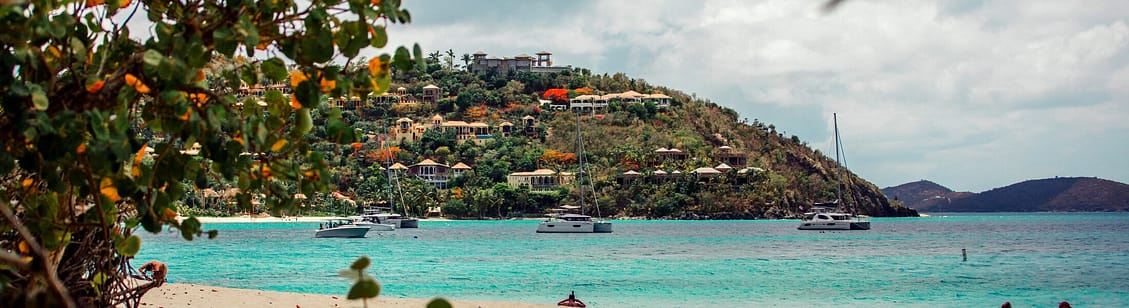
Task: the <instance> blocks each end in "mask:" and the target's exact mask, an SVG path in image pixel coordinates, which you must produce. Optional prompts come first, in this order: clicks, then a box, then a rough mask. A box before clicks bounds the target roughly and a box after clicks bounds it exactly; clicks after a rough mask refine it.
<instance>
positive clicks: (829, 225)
mask: <svg viewBox="0 0 1129 308" xmlns="http://www.w3.org/2000/svg"><path fill="white" fill-rule="evenodd" d="M796 229H799V230H870V222H869V221H841V220H839V221H803V222H800V226H799V227H797V228H796Z"/></svg>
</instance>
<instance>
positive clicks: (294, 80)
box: [290, 71, 309, 88]
mask: <svg viewBox="0 0 1129 308" xmlns="http://www.w3.org/2000/svg"><path fill="white" fill-rule="evenodd" d="M307 79H309V77H306V73H303V72H302V71H293V72H290V87H291V88H297V87H298V84H301V83H302V82H303V81H306V80H307Z"/></svg>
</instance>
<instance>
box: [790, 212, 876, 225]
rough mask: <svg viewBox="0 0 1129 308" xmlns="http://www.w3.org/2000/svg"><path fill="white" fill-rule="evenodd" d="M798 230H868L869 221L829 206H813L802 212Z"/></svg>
mask: <svg viewBox="0 0 1129 308" xmlns="http://www.w3.org/2000/svg"><path fill="white" fill-rule="evenodd" d="M797 228H798V229H800V230H870V222H869V221H865V220H862V219H861V218H860V217H856V216H854V215H852V214H848V213H839V212H832V211H831V209H830V208H824V207H815V208H812V211H811V212H807V213H804V217H803V220H801V221H800V226H799V227H797Z"/></svg>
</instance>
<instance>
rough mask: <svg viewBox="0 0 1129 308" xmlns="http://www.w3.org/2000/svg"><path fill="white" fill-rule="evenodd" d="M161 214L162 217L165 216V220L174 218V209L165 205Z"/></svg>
mask: <svg viewBox="0 0 1129 308" xmlns="http://www.w3.org/2000/svg"><path fill="white" fill-rule="evenodd" d="M161 215H162V216H163V217H164V218H165V219H166V220H173V219H176V211H173V210H172V209H170V208H167V207H166V208H165V211H164V212H163V213H161Z"/></svg>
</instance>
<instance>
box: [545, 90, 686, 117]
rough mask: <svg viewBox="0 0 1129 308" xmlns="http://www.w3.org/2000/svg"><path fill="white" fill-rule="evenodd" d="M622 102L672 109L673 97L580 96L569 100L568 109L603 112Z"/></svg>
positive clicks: (629, 94)
mask: <svg viewBox="0 0 1129 308" xmlns="http://www.w3.org/2000/svg"><path fill="white" fill-rule="evenodd" d="M610 102H620V103H626V104H643V103H654V104H655V106H656V107H658V109H667V108H670V104H671V97H670V96H667V95H666V94H662V93H655V94H640V93H639V92H635V91H627V92H623V93H611V94H605V95H591V94H586V95H580V96H577V97H574V98H572V99H569V101H568V106H567V108H568V109H569V110H572V111H573V112H603V111H605V110H607V108H608V103H610ZM563 108H564V106H563V105H561V106H558V105H553V104H552V103H551V102H550V110H563Z"/></svg>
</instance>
